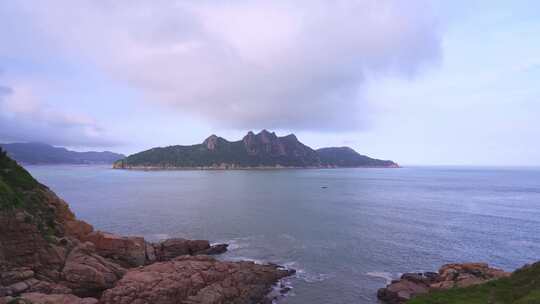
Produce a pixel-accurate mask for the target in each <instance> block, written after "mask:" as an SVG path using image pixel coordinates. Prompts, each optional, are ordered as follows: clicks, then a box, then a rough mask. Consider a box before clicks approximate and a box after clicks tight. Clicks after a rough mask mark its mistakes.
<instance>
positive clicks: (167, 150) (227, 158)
mask: <svg viewBox="0 0 540 304" xmlns="http://www.w3.org/2000/svg"><path fill="white" fill-rule="evenodd" d="M113 167H114V168H116V169H253V168H254V169H261V168H336V167H398V165H397V164H396V163H394V162H392V161H384V160H378V159H373V158H370V157H367V156H363V155H360V154H358V153H357V152H356V151H354V150H352V149H351V148H325V149H319V150H314V149H312V148H310V147H308V146H306V145H304V144H303V143H301V142H300V141H299V140H298V138H297V137H296V136H295V135H294V134H289V135H286V136H281V137H279V136H277V135H276V133H275V132H269V131H267V130H262V131H261V132H259V133H258V134H255V133H253V132H251V131H250V132H248V133H247V134H246V135H245V136H244V137H243V138H242V139H241V140H239V141H228V140H226V139H224V138H222V137H219V136H216V135H211V136H209V137H208V138H206V139H205V140H204V141H203V143H201V144H196V145H191V146H180V145H176V146H169V147H162V148H152V149H150V150H146V151H143V152H139V153H136V154H133V155H130V156H128V157H126V158H124V159H122V160H119V161H117V162H115V163H114V165H113Z"/></svg>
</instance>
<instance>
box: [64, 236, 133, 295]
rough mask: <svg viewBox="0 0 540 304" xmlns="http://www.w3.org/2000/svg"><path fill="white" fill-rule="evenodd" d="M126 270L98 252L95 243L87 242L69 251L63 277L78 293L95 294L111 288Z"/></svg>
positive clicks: (67, 284)
mask: <svg viewBox="0 0 540 304" xmlns="http://www.w3.org/2000/svg"><path fill="white" fill-rule="evenodd" d="M125 272H126V270H125V269H124V268H122V267H121V266H119V265H117V264H115V263H113V262H110V261H108V260H106V259H105V258H103V257H102V256H100V255H98V254H96V253H95V251H94V247H93V244H92V243H90V242H87V243H84V244H80V245H79V246H77V247H76V248H74V249H73V250H72V251H71V252H70V253H69V255H68V257H67V260H66V265H65V266H64V268H63V270H62V278H63V279H64V280H65V281H66V286H68V287H69V288H71V289H73V292H74V293H75V294H76V295H81V296H93V295H96V294H99V293H100V292H102V291H103V290H105V289H107V288H111V287H112V286H113V285H114V283H116V281H118V280H119V279H120V278H121V277H122V276H123V275H124V273H125Z"/></svg>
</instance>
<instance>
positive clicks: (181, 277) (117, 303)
mask: <svg viewBox="0 0 540 304" xmlns="http://www.w3.org/2000/svg"><path fill="white" fill-rule="evenodd" d="M292 273H293V271H290V270H284V269H280V268H279V267H277V266H275V265H259V264H255V263H253V262H223V261H218V260H216V259H214V258H212V257H210V256H204V255H199V256H180V257H177V258H174V259H172V260H170V261H166V262H157V263H154V264H152V265H148V266H144V267H139V268H133V269H130V270H129V271H128V273H127V274H126V275H125V276H124V277H123V278H122V279H121V280H120V281H118V282H117V283H116V285H115V286H114V287H113V288H111V289H108V290H106V291H105V292H104V293H103V296H102V297H101V300H100V303H102V304H113V303H114V304H131V303H136V304H151V303H160V304H176V303H185V304H202V303H204V304H213V303H215V304H218V303H237V304H243V303H245V304H248V303H259V302H261V301H263V299H264V298H265V296H266V295H267V294H268V292H269V290H270V289H271V287H272V285H273V284H275V283H276V282H277V281H278V280H279V279H281V278H283V277H286V276H288V275H291V274H292Z"/></svg>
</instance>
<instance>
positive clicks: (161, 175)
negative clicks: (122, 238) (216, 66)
mask: <svg viewBox="0 0 540 304" xmlns="http://www.w3.org/2000/svg"><path fill="white" fill-rule="evenodd" d="M28 168H29V170H30V171H31V173H32V174H33V175H34V176H36V177H37V178H38V179H39V180H40V181H41V182H43V183H45V184H47V185H48V186H50V187H51V188H52V189H53V190H54V191H55V192H56V193H57V194H58V195H60V196H61V197H63V198H64V199H65V200H66V201H68V203H69V204H70V205H71V208H72V209H73V210H74V211H75V213H76V214H77V216H78V217H79V218H82V219H84V220H87V221H88V222H90V223H92V224H93V225H94V226H95V227H96V228H98V229H101V230H106V231H111V232H117V233H121V234H126V235H143V236H145V237H146V238H148V239H151V240H157V239H161V238H166V237H186V238H201V239H209V240H211V241H213V242H228V243H229V244H231V247H230V251H229V252H228V253H227V254H226V255H225V256H224V258H227V259H253V260H258V261H270V262H274V263H278V264H283V265H287V266H289V267H292V268H295V269H297V270H298V274H297V276H296V277H294V278H292V279H290V280H289V281H288V284H291V286H292V287H293V289H292V292H291V294H290V296H288V297H286V298H284V299H282V300H281V301H280V303H291V304H292V303H310V304H313V303H321V304H322V303H324V304H328V303H340V304H341V303H376V291H377V289H378V288H380V287H383V286H384V285H385V284H386V281H387V280H389V279H391V278H396V277H398V276H399V274H400V273H403V272H409V271H428V270H436V269H438V267H439V266H440V265H441V264H444V263H449V262H465V261H485V262H488V263H490V264H492V265H494V266H498V267H501V268H504V269H507V270H511V269H514V268H516V267H519V266H521V265H523V264H525V263H528V262H532V261H536V260H540V170H539V169H510V168H508V169H495V168H480V169H479V168H432V167H418V168H416V167H415V168H402V169H331V170H276V171H155V172H143V171H121V170H112V169H109V168H107V167H103V166H31V167H28ZM323 187H327V188H323Z"/></svg>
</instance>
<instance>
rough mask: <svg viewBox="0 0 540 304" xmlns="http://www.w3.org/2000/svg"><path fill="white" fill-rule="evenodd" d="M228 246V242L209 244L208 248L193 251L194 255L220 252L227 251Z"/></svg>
mask: <svg viewBox="0 0 540 304" xmlns="http://www.w3.org/2000/svg"><path fill="white" fill-rule="evenodd" d="M228 247H229V244H216V245H212V246H210V248H207V249H204V250H201V251H197V252H195V255H200V254H206V255H216V254H222V253H225V252H227V248H228Z"/></svg>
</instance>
